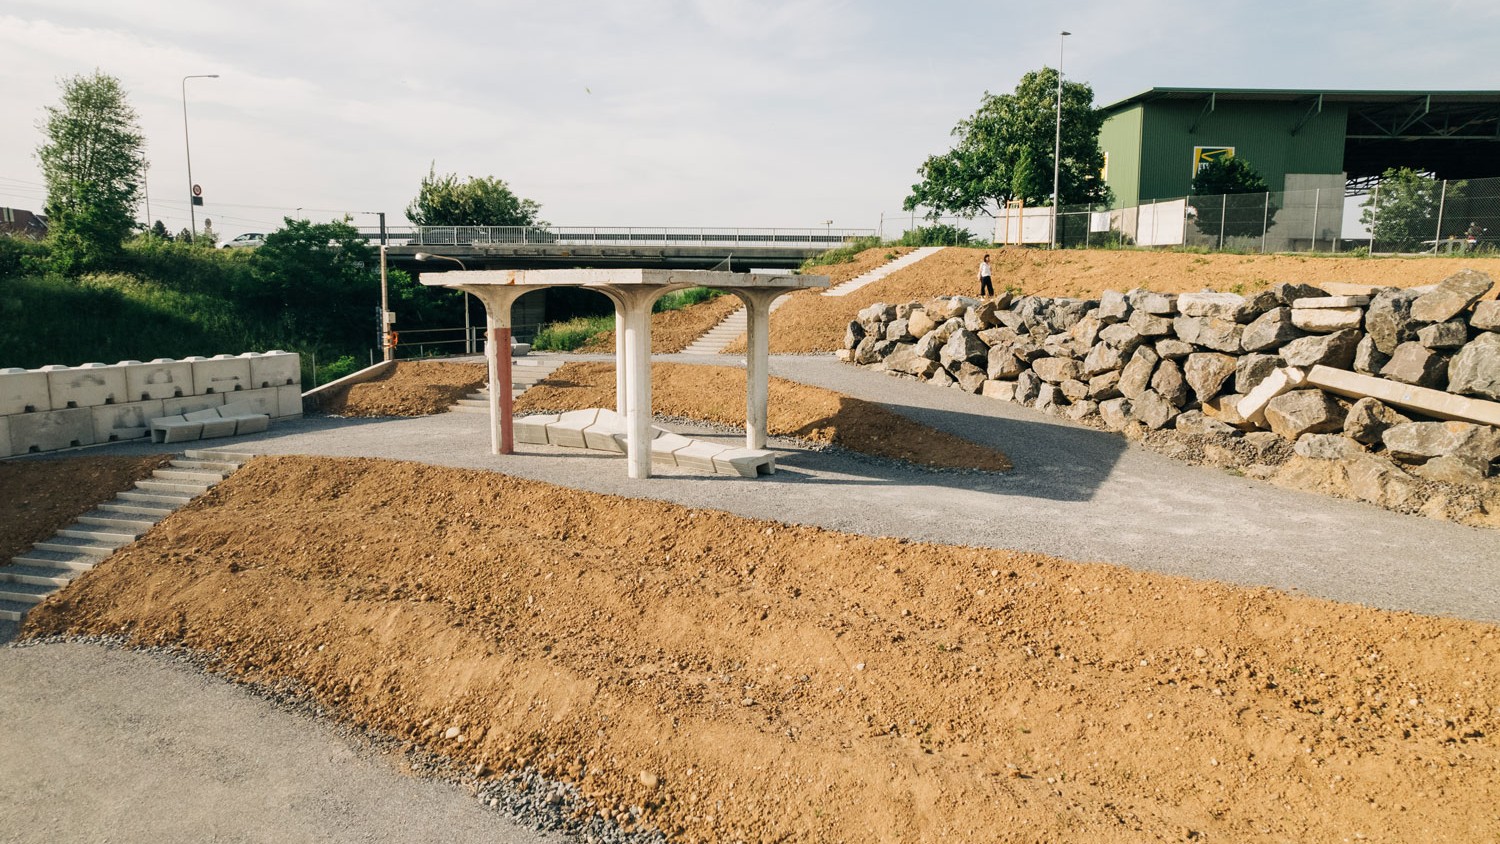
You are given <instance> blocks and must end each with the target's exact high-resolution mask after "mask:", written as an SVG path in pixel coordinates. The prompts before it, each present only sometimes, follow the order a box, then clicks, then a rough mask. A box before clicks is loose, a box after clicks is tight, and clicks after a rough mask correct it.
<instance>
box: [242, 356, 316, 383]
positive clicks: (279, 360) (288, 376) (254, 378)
mask: <svg viewBox="0 0 1500 844" xmlns="http://www.w3.org/2000/svg"><path fill="white" fill-rule="evenodd" d="M240 357H242V358H246V359H247V360H249V361H250V389H262V388H265V387H285V386H288V385H293V384H301V383H302V357H301V356H300V355H296V354H293V353H291V352H283V351H280V350H279V349H278V350H273V351H269V352H266V353H264V354H257V353H255V352H246V353H245V354H243V355H240Z"/></svg>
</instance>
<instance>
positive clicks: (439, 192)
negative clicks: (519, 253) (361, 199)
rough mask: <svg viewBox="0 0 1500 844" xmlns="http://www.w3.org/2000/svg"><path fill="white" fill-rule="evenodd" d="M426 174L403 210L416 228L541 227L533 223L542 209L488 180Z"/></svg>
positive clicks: (497, 181)
mask: <svg viewBox="0 0 1500 844" xmlns="http://www.w3.org/2000/svg"><path fill="white" fill-rule="evenodd" d="M436 167H437V165H436V164H434V165H433V166H432V168H429V169H428V171H427V177H426V178H424V179H423V180H422V187H421V189H420V190H419V191H418V192H417V197H416V199H413V200H412V201H411V204H410V205H408V206H406V218H407V219H408V220H411V221H412V222H413V223H415V224H416V225H419V226H533V225H541V226H545V225H546V223H544V222H541V221H540V220H538V219H537V215H538V214H540V213H541V211H542V206H540V205H538V204H537V203H535V202H533V201H531V200H529V199H522V198H520V197H518V196H516V195H515V194H514V193H513V192H511V189H510V186H509V185H507V184H506V183H505V182H504V181H503V180H501V179H496V178H494V177H492V176H486V177H471V178H468V179H462V180H460V179H459V178H458V176H456V175H454V174H452V173H448V174H446V175H443V176H439V175H437V169H436Z"/></svg>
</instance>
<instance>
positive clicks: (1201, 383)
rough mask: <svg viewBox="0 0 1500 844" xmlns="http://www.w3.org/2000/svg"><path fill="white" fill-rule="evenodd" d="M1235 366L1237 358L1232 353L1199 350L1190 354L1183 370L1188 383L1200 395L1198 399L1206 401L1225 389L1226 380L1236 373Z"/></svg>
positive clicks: (1194, 392) (1195, 393)
mask: <svg viewBox="0 0 1500 844" xmlns="http://www.w3.org/2000/svg"><path fill="white" fill-rule="evenodd" d="M1235 366H1236V363H1235V358H1234V357H1233V356H1231V355H1226V354H1221V353H1219V352H1197V353H1195V354H1191V355H1188V358H1187V365H1186V366H1185V367H1184V368H1183V370H1184V372H1185V375H1186V378H1187V383H1188V385H1189V386H1191V387H1192V388H1193V394H1194V395H1196V396H1197V397H1198V401H1200V402H1205V401H1208V400H1209V399H1211V398H1213V397H1214V396H1217V395H1218V394H1219V393H1220V392H1221V391H1223V389H1224V382H1225V381H1228V380H1229V378H1230V376H1232V375H1234V372H1235Z"/></svg>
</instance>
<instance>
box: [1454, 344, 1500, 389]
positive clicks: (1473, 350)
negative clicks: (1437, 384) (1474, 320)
mask: <svg viewBox="0 0 1500 844" xmlns="http://www.w3.org/2000/svg"><path fill="white" fill-rule="evenodd" d="M1448 389H1449V391H1451V392H1454V393H1463V394H1466V395H1473V396H1481V397H1483V398H1487V399H1500V334H1496V333H1494V332H1489V331H1487V332H1485V333H1483V334H1481V335H1479V336H1478V337H1476V338H1475V339H1474V341H1473V342H1471V343H1469V344H1468V345H1467V346H1464V347H1463V349H1462V350H1460V351H1459V353H1458V354H1456V355H1454V356H1453V360H1452V361H1451V362H1449V364H1448Z"/></svg>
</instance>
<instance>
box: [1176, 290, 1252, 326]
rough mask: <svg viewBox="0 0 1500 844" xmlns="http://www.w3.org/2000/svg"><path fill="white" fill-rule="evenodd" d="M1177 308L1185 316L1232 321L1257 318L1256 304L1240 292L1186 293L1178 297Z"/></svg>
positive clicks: (1246, 320) (1245, 320)
mask: <svg viewBox="0 0 1500 844" xmlns="http://www.w3.org/2000/svg"><path fill="white" fill-rule="evenodd" d="M1177 310H1178V311H1179V312H1181V313H1182V315H1183V316H1190V317H1217V318H1218V319H1225V320H1229V321H1230V322H1249V321H1250V320H1252V319H1254V318H1255V306H1254V305H1252V304H1251V303H1250V301H1249V300H1247V299H1246V298H1245V297H1244V296H1241V295H1239V294H1238V293H1184V294H1182V295H1181V296H1178V297H1177Z"/></svg>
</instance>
